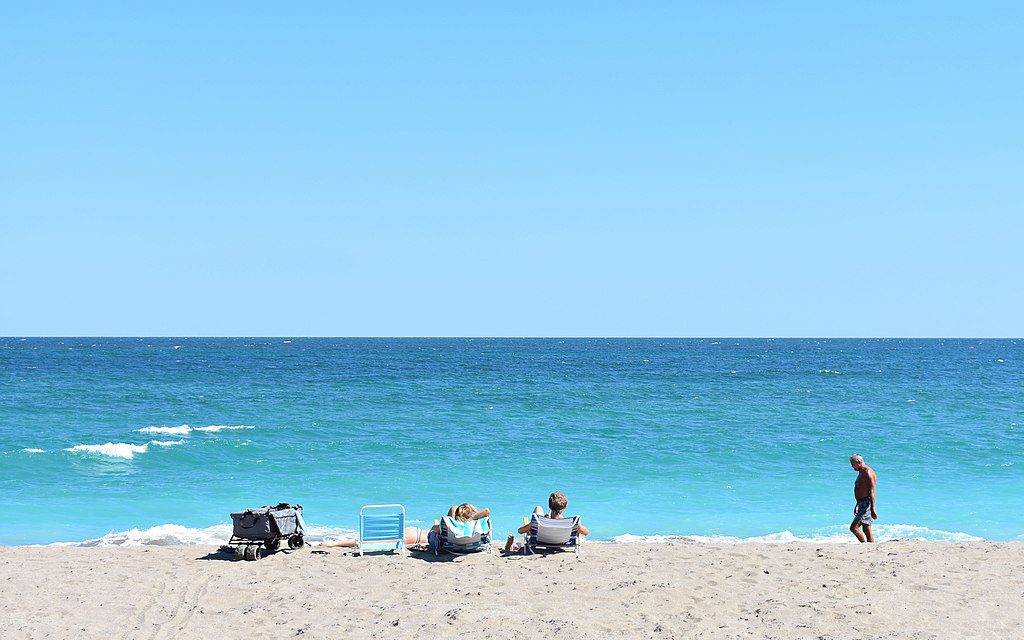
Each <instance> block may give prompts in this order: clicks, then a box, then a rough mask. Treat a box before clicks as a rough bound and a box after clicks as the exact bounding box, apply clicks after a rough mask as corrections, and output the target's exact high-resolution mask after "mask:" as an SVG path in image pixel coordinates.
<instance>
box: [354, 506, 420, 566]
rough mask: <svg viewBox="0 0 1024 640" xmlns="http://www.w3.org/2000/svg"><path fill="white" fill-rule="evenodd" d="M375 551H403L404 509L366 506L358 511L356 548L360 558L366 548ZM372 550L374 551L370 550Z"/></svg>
mask: <svg viewBox="0 0 1024 640" xmlns="http://www.w3.org/2000/svg"><path fill="white" fill-rule="evenodd" d="M368 546H369V547H375V548H376V550H384V549H398V550H399V551H400V552H401V554H402V555H403V556H404V555H407V553H408V552H407V551H406V549H405V507H403V506H402V505H400V504H368V505H366V506H365V507H363V508H362V509H360V510H359V539H358V540H357V541H356V547H357V548H358V549H359V555H360V556H362V555H363V553H364V552H365V551H366V550H367V547H368ZM370 550H374V549H370Z"/></svg>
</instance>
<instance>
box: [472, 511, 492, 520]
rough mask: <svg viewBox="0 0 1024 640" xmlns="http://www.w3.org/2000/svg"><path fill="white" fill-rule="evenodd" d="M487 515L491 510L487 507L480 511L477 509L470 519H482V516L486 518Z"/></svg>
mask: <svg viewBox="0 0 1024 640" xmlns="http://www.w3.org/2000/svg"><path fill="white" fill-rule="evenodd" d="M489 515H491V510H490V509H489V508H488V509H481V510H480V511H477V512H476V513H474V514H473V517H472V518H471V520H482V519H483V518H486V517H487V516H489Z"/></svg>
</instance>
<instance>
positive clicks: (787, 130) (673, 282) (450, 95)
mask: <svg viewBox="0 0 1024 640" xmlns="http://www.w3.org/2000/svg"><path fill="white" fill-rule="evenodd" d="M616 4H619V5H627V6H615V4H612V3H609V4H600V3H591V2H587V3H579V4H570V3H557V6H549V3H506V4H495V5H493V6H492V4H491V3H475V2H474V3H461V4H460V3H440V4H439V3H416V4H408V5H402V4H400V3H365V5H364V6H363V7H362V8H339V7H337V6H334V5H333V4H323V5H319V4H313V3H300V4H299V5H294V4H293V5H292V6H288V7H285V6H284V5H282V4H281V3H265V4H259V3H208V2H206V3H194V4H192V3H185V2H175V3H170V4H169V5H167V6H165V7H154V6H148V7H139V6H132V5H131V4H126V5H122V6H119V7H114V6H113V5H108V4H105V3H83V2H67V3H61V2H55V3H6V4H5V5H4V6H3V8H0V219H2V225H0V288H2V294H0V334H2V335H287V336H291V335H341V336H358V335H387V336H391V335H415V336H421V335H448V336H462V335H467V336H476V335H498V336H501V335H510V336H533V335H553V336H577V335H608V336H619V335H627V336H647V335H655V336H1021V335H1024V285H1022V281H1024V247H1022V244H1024V210H1022V209H1024V36H1022V31H1021V24H1024V4H1021V3H1018V2H1003V3H1000V2H985V3H952V2H949V3H942V2H906V3H898V6H897V4H896V3H866V4H865V3H821V2H805V3H775V2H772V3H767V2H704V3H683V2H665V3H653V2H652V3H644V4H643V6H628V5H630V4H632V3H616ZM215 5H217V6H215Z"/></svg>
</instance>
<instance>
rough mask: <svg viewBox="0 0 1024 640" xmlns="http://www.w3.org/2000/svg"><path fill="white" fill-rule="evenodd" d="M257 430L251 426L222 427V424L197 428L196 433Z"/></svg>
mask: <svg viewBox="0 0 1024 640" xmlns="http://www.w3.org/2000/svg"><path fill="white" fill-rule="evenodd" d="M255 428H256V427H251V426H247V425H240V426H233V425H222V424H220V425H213V426H210V427H196V428H195V431H208V432H217V431H234V430H236V429H255Z"/></svg>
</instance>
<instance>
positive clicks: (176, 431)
mask: <svg viewBox="0 0 1024 640" xmlns="http://www.w3.org/2000/svg"><path fill="white" fill-rule="evenodd" d="M136 431H138V432H139V433H164V434H167V435H171V436H185V435H188V434H189V433H190V432H191V431H192V427H190V426H188V425H187V424H183V425H181V426H180V427H144V428H142V429H136Z"/></svg>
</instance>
